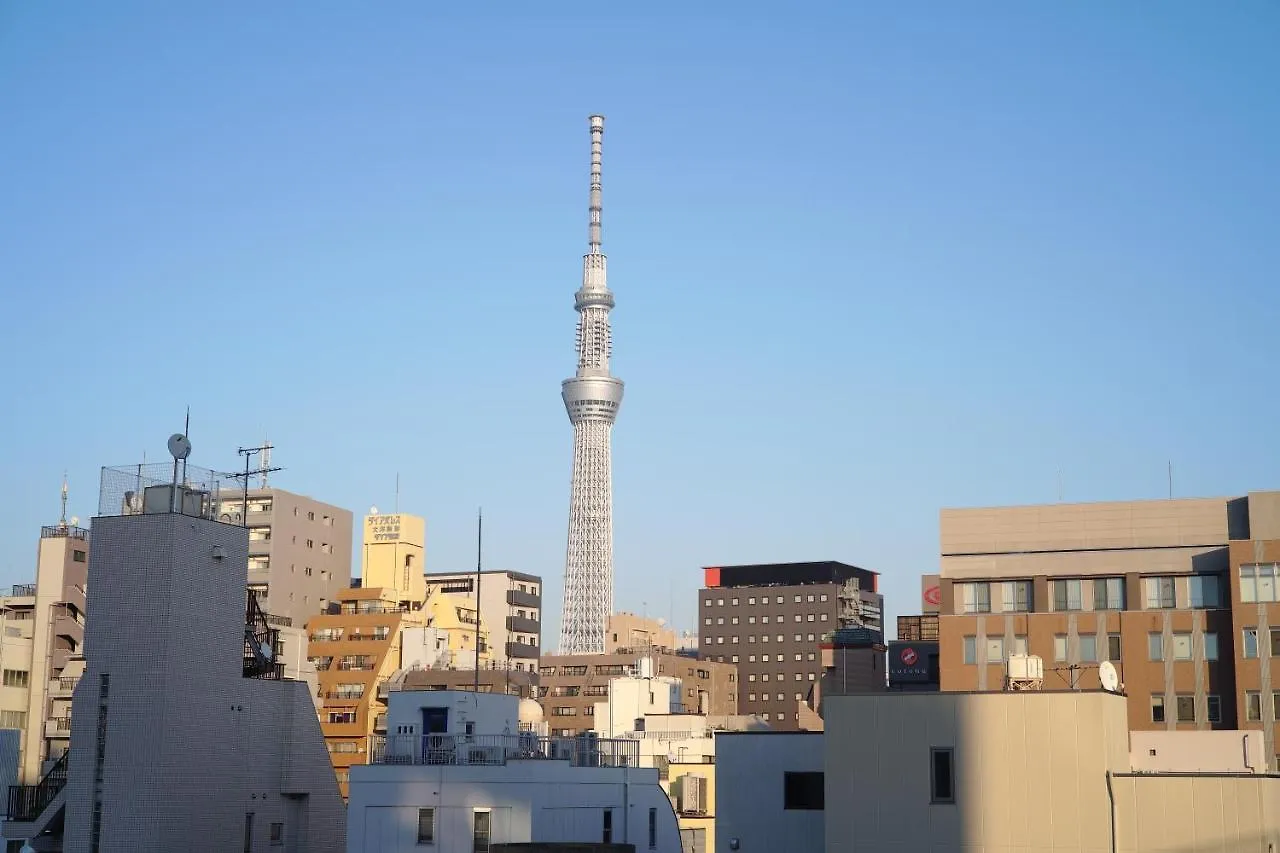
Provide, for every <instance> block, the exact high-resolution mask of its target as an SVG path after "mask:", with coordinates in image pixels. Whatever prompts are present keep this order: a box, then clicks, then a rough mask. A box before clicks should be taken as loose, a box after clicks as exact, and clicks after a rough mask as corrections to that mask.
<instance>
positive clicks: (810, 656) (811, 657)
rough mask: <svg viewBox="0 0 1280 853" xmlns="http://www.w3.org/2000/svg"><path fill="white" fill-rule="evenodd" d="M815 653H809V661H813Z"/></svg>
mask: <svg viewBox="0 0 1280 853" xmlns="http://www.w3.org/2000/svg"><path fill="white" fill-rule="evenodd" d="M813 659H814V658H813V652H809V660H813Z"/></svg>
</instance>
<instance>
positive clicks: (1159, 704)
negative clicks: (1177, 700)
mask: <svg viewBox="0 0 1280 853" xmlns="http://www.w3.org/2000/svg"><path fill="white" fill-rule="evenodd" d="M1151 722H1153V723H1163V722H1164V697H1163V696H1158V695H1156V696H1152V697H1151Z"/></svg>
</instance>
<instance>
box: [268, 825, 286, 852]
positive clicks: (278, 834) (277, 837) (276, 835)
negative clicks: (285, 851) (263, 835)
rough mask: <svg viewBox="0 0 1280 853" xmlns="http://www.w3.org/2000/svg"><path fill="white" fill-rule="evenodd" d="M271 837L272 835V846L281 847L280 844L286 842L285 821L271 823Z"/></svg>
mask: <svg viewBox="0 0 1280 853" xmlns="http://www.w3.org/2000/svg"><path fill="white" fill-rule="evenodd" d="M270 837H271V846H272V847H279V846H280V845H282V844H284V824H283V823H273V824H271V836H270Z"/></svg>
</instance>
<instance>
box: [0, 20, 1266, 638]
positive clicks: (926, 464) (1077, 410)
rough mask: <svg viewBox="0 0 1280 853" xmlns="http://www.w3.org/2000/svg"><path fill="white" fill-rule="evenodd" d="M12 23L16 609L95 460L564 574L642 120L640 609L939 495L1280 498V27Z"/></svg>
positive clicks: (619, 515) (887, 577)
mask: <svg viewBox="0 0 1280 853" xmlns="http://www.w3.org/2000/svg"><path fill="white" fill-rule="evenodd" d="M690 5H693V4H670V5H667V4H662V3H657V4H646V5H645V7H644V10H643V11H631V12H622V11H614V10H611V9H610V8H608V7H607V6H601V5H600V4H590V5H588V4H567V3H565V4H536V5H534V6H531V5H529V4H502V3H493V4H486V5H485V8H486V9H488V10H489V14H488V15H484V16H482V15H479V14H476V13H473V12H471V11H469V10H470V9H472V8H474V4H451V5H446V4H443V3H421V2H386V3H380V4H373V5H369V4H350V3H335V2H309V3H301V2H282V3H275V4H268V5H263V4H248V3H228V4H218V5H217V6H208V7H204V8H198V7H193V6H191V5H189V4H185V5H184V4H178V5H175V4H169V3H162V2H152V3H139V2H125V0H121V2H113V3H80V4H53V3H35V4H13V3H10V4H4V5H3V6H0V116H3V126H4V131H3V133H0V162H2V163H3V164H4V167H3V168H2V169H0V222H3V227H0V308H3V311H0V315H3V317H4V326H5V328H4V332H3V334H0V366H2V368H0V369H3V383H2V386H0V387H3V390H4V396H3V403H0V439H2V440H3V444H4V447H5V453H4V464H3V469H2V470H3V471H4V477H3V488H0V583H13V582H23V581H26V580H27V579H28V578H29V577H30V575H31V573H32V571H33V568H34V558H35V538H36V535H37V529H38V526H39V525H40V524H42V523H51V522H53V521H55V520H56V518H57V512H58V501H57V495H58V486H59V482H60V479H61V477H62V472H63V471H64V470H66V471H68V472H69V474H70V478H71V485H72V512H74V513H76V514H78V515H80V516H81V517H82V518H87V517H89V516H91V515H92V514H93V513H94V510H95V507H96V502H97V501H96V492H97V477H98V467H99V466H101V465H104V464H126V463H132V462H135V461H138V460H139V459H140V457H141V456H142V453H143V452H144V451H145V452H146V453H147V457H148V459H158V458H163V454H164V452H165V451H164V442H165V439H166V437H167V436H168V435H169V433H170V432H173V431H175V430H176V429H178V428H180V426H181V419H182V415H183V411H184V409H185V407H186V406H187V405H190V406H191V410H192V430H191V434H192V441H193V443H194V445H195V452H194V454H193V457H192V461H193V462H196V463H199V464H203V465H207V466H210V467H215V468H227V467H231V466H234V465H236V463H237V458H236V455H235V450H236V448H237V447H238V446H240V445H245V444H250V443H257V442H258V441H260V440H261V439H263V438H270V439H271V440H272V441H273V442H274V443H275V444H276V446H277V448H278V449H277V451H276V456H275V462H276V463H277V464H280V465H283V466H285V467H286V469H287V470H285V471H283V472H281V473H280V474H279V475H277V479H276V482H277V484H278V485H280V486H282V487H285V488H289V489H292V490H295V491H300V492H304V493H307V494H311V495H313V496H315V497H318V498H321V499H325V500H329V501H332V502H334V503H338V504H340V505H344V506H346V507H348V508H350V509H352V510H353V511H355V512H357V513H360V512H363V511H364V510H366V509H367V508H368V507H369V506H370V505H371V504H378V505H379V506H380V507H381V508H384V509H385V508H387V507H389V506H390V505H391V504H392V502H393V491H394V484H395V478H396V474H397V472H399V474H400V478H401V494H400V508H401V509H402V510H404V511H409V512H415V513H418V514H422V515H425V516H426V517H427V519H428V554H427V563H428V567H429V568H431V569H456V568H460V567H466V566H470V565H472V564H473V562H474V556H473V553H474V552H473V547H474V544H473V543H474V515H475V511H476V507H477V506H479V505H483V506H484V508H485V517H486V523H485V529H486V549H485V550H486V553H485V561H486V564H487V565H488V566H491V567H510V568H517V569H521V570H524V571H529V572H535V573H538V574H541V575H542V576H543V577H544V578H545V579H546V581H547V583H548V592H549V593H550V594H549V595H548V596H547V600H548V607H547V617H548V623H549V624H548V626H547V628H548V630H547V644H548V647H550V646H552V645H553V644H554V639H555V636H556V633H555V632H556V629H557V625H558V598H559V586H560V579H561V571H562V566H563V559H564V537H565V524H566V514H567V507H568V487H569V465H570V453H571V444H570V441H571V431H570V426H569V423H568V420H567V418H566V416H565V414H564V410H563V408H562V405H561V403H560V399H559V383H560V381H561V380H562V379H564V378H566V377H568V376H570V375H571V374H572V370H573V367H574V355H573V327H574V319H575V318H574V314H573V311H572V305H573V291H574V290H575V289H576V287H577V286H578V279H579V276H580V268H581V255H582V253H583V252H584V251H585V247H586V222H587V210H586V206H587V165H588V148H589V146H588V141H589V137H588V134H587V123H586V117H587V115H588V114H590V113H592V112H601V113H604V114H605V115H606V116H607V117H608V123H607V129H606V134H605V164H604V247H605V251H606V253H608V255H609V257H610V273H611V278H610V284H611V286H612V288H613V290H614V292H615V293H616V295H617V299H618V307H617V310H616V311H615V312H614V314H613V321H614V336H615V359H614V370H615V373H616V375H618V376H620V377H621V378H623V379H624V380H625V381H626V382H627V396H626V400H625V402H624V404H623V408H622V412H621V416H620V418H619V422H618V426H617V428H616V430H615V434H614V437H615V444H614V479H615V519H616V520H615V530H616V535H615V539H616V541H615V551H616V574H617V583H616V586H617V605H618V607H619V608H627V609H632V610H636V611H639V610H642V609H647V610H648V612H650V613H651V614H659V615H664V616H668V615H671V614H672V613H674V616H675V617H676V621H677V623H678V624H680V625H681V626H691V624H692V619H693V615H694V613H695V602H696V598H695V594H694V590H695V589H696V588H697V587H698V586H699V585H700V583H701V573H700V571H699V567H700V566H703V565H717V564H730V563H735V562H757V561H772V560H807V559H840V560H845V561H848V562H853V563H857V564H859V565H863V566H866V567H868V568H872V569H876V570H879V571H881V572H883V573H884V583H883V588H884V591H885V592H886V594H887V596H888V601H887V606H888V610H889V613H890V615H891V616H892V615H896V614H898V613H911V612H916V610H917V608H918V599H919V575H920V574H921V573H922V572H928V571H931V570H933V569H934V567H935V566H936V563H937V547H938V546H937V514H938V510H939V508H940V507H943V506H964V505H988V504H1004V503H1020V502H1040V501H1045V502H1047V501H1052V500H1054V499H1055V498H1056V495H1057V480H1058V473H1057V472H1058V471H1059V470H1061V471H1062V482H1063V491H1064V493H1065V496H1066V498H1067V499H1068V500H1101V499H1129V498H1144V497H1152V498H1155V497H1162V496H1164V495H1165V493H1166V488H1167V484H1166V476H1165V472H1166V462H1167V461H1168V460H1172V462H1173V466H1174V488H1175V492H1176V493H1177V494H1179V495H1211V494H1240V493H1243V492H1245V491H1247V490H1250V489H1266V488H1280V453H1278V452H1277V448H1276V434H1277V432H1276V424H1277V421H1278V420H1280V402H1278V401H1280V397H1278V396H1277V395H1276V393H1275V388H1276V372H1277V364H1278V363H1280V348H1278V345H1277V328H1280V295H1278V294H1277V287H1276V283H1275V280H1276V270H1277V268H1280V240H1277V238H1276V235H1277V233H1280V167H1278V165H1277V155H1276V152H1277V151H1278V150H1280V91H1278V90H1277V89H1276V87H1275V81H1276V80H1277V79H1280V53H1277V52H1276V51H1275V50H1274V45H1275V43H1276V41H1277V38H1280V7H1278V6H1276V5H1275V4H1271V3H1264V2H1241V3H1232V4H1205V3H1177V2H1169V3H1160V4H1138V3H1130V4H1114V3H1094V2H1085V3H1077V4H1022V3H980V2H978V3H967V4H943V3H936V4H918V5H917V6H915V7H914V8H913V9H911V10H906V9H904V8H903V7H902V6H901V4H864V3H847V2H846V3H832V4H807V5H799V6H789V7H787V9H786V10H785V11H784V10H782V7H780V6H775V7H771V8H772V11H769V10H767V9H766V7H764V6H759V7H752V6H750V5H743V4H732V5H730V4H720V5H716V4H697V5H698V9H699V10H700V11H696V12H692V11H689V9H688V8H687V7H688V6H690Z"/></svg>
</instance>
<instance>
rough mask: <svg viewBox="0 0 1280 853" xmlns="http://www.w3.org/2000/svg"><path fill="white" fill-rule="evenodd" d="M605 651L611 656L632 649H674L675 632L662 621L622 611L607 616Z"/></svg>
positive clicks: (675, 641)
mask: <svg viewBox="0 0 1280 853" xmlns="http://www.w3.org/2000/svg"><path fill="white" fill-rule="evenodd" d="M604 640H605V650H606V651H608V652H609V653H611V654H616V653H618V652H620V651H624V650H625V651H630V650H632V649H650V648H652V649H675V648H677V645H676V643H677V638H676V632H675V631H673V630H671V626H669V625H667V624H666V620H664V619H650V618H649V617H647V616H639V615H637V614H635V613H628V612H627V611H625V610H623V611H620V612H618V613H612V614H610V615H609V621H608V622H607V623H606V625H605V629H604Z"/></svg>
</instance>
